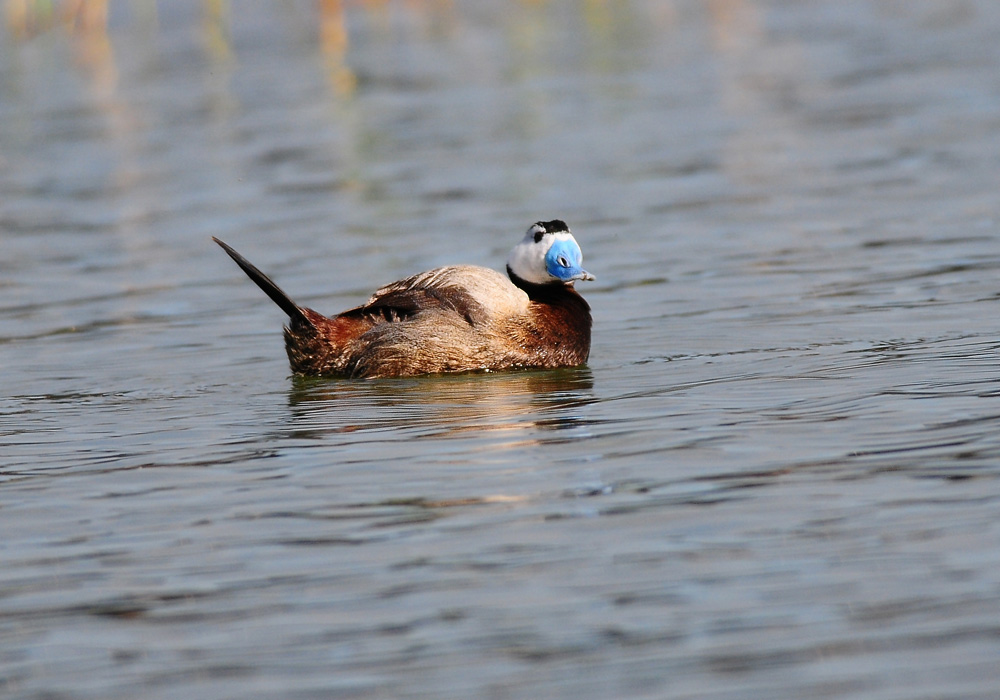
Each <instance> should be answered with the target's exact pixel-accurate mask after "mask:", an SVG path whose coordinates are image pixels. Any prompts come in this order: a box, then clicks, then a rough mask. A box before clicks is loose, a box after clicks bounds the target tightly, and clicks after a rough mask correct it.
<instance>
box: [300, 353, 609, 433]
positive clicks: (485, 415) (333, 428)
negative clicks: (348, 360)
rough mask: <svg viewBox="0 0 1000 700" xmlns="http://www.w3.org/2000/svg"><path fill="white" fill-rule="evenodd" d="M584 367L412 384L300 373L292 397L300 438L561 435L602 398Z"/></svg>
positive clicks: (436, 378)
mask: <svg viewBox="0 0 1000 700" xmlns="http://www.w3.org/2000/svg"><path fill="white" fill-rule="evenodd" d="M593 385H594V378H593V374H592V373H591V371H590V370H589V369H588V368H586V367H573V368H565V369H558V370H544V371H535V370H533V371H522V372H518V371H513V372H497V373H469V374H456V375H444V376H430V377H415V378H408V379H387V380H386V379H383V380H367V381H364V380H362V381H359V380H342V379H318V378H313V377H301V376H296V377H293V378H292V386H291V389H290V391H289V395H288V403H289V406H290V407H291V410H292V412H291V415H292V417H293V420H294V422H295V426H294V427H295V430H296V434H297V435H298V436H300V437H301V436H303V432H302V431H306V432H308V433H315V434H317V435H319V434H322V433H330V432H337V433H343V432H354V431H360V430H384V429H396V428H415V429H420V435H419V436H421V437H430V436H449V435H457V434H460V433H466V432H478V431H519V430H526V429H530V428H536V427H537V428H543V429H549V430H558V429H564V428H569V427H572V426H574V425H577V424H578V423H579V421H580V415H579V412H578V411H574V409H576V408H581V407H583V406H586V405H588V404H590V403H593V402H594V401H595V400H596V399H595V398H594V396H593V391H592V390H593Z"/></svg>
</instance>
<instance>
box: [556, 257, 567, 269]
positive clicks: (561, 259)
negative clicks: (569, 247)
mask: <svg viewBox="0 0 1000 700" xmlns="http://www.w3.org/2000/svg"><path fill="white" fill-rule="evenodd" d="M556 262H558V263H559V264H560V265H561V266H562V267H569V260H567V259H566V258H565V256H563V255H560V256H559V258H558V260H556Z"/></svg>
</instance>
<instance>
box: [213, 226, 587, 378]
mask: <svg viewBox="0 0 1000 700" xmlns="http://www.w3.org/2000/svg"><path fill="white" fill-rule="evenodd" d="M212 240H214V241H215V242H216V243H218V244H219V246H221V247H222V249H223V250H224V251H225V252H226V253H227V254H228V255H229V257H231V258H232V259H233V260H234V261H235V262H236V264H237V265H239V267H240V268H241V269H242V270H243V272H245V273H246V274H247V276H248V277H249V278H250V279H251V280H253V282H254V283H256V284H257V286H258V287H260V288H261V289H262V290H263V291H264V293H265V294H267V296H268V297H270V298H271V300H272V301H274V302H275V303H276V304H277V305H278V306H279V307H280V308H281V310H282V311H284V312H285V313H286V314H287V315H288V319H289V320H288V323H287V325H285V327H284V338H285V350H286V351H287V353H288V361H289V364H290V365H291V369H292V372H293V374H298V375H312V376H331V377H349V378H370V379H375V378H386V377H412V376H418V375H429V374H445V373H455V372H476V371H478V372H490V371H500V370H513V369H519V368H524V369H527V368H544V369H550V368H557V367H574V366H578V365H582V364H585V363H586V362H587V360H588V358H589V356H590V335H591V326H592V324H593V321H592V318H591V311H590V305H589V304H588V303H587V302H586V300H584V298H583V297H582V296H581V295H580V293H579V292H578V291H577V290H576V288H575V286H574V284H575V282H577V281H583V280H588V281H589V280H593V279H595V278H594V275H592V274H590V273H589V272H587V271H586V270H584V269H583V267H582V264H583V253H582V251H581V249H580V245H579V244H578V243H577V242H576V239H575V238H574V237H573V234H572V232H571V231H570V229H569V226H567V225H566V223H565V222H564V221H562V220H560V219H554V220H552V221H538V222H535V223H534V224H532V225H531V226H530V227H529V228H528V230H527V232H526V233H525V235H524V237H523V238H522V239H521V241H520V242H519V243H517V245H515V246H514V248H513V249H512V250H511V252H510V255H509V257H508V259H507V276H506V277H505V276H504V275H503V274H501V273H500V272H497V271H496V270H493V269H490V268H487V267H480V266H477V265H449V266H446V267H438V268H435V269H433V270H428V271H427V272H422V273H420V274H416V275H413V276H411V277H407V278H405V279H401V280H399V281H397V282H392V283H390V284H386V285H384V286H382V287H380V288H379V289H377V290H376V291H375V292H374V293H373V294H372V295H371V297H370V298H369V299H368V301H367V302H365V303H364V304H362V305H360V306H356V307H354V308H352V309H348V310H347V311H343V312H341V313H339V314H337V315H335V316H324V315H323V314H321V313H319V312H317V311H314V310H313V309H310V308H307V307H304V306H300V305H299V304H296V303H295V302H294V301H292V299H291V297H289V296H288V295H287V294H286V293H285V292H284V291H282V289H281V288H280V287H278V285H276V284H275V283H274V282H273V281H272V280H271V279H270V278H269V277H268V276H267V275H265V274H264V273H263V272H261V271H260V270H259V269H257V268H256V267H255V266H254V265H252V264H251V263H250V262H249V261H248V260H247V259H246V258H244V257H243V256H242V255H240V254H239V253H238V252H236V250H234V249H233V248H232V247H231V246H229V245H227V244H226V243H224V242H223V241H221V240H219V239H218V238H215V237H214V236H213V238H212Z"/></svg>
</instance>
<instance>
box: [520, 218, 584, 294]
mask: <svg viewBox="0 0 1000 700" xmlns="http://www.w3.org/2000/svg"><path fill="white" fill-rule="evenodd" d="M582 264H583V252H582V251H581V250H580V246H579V244H578V243H577V242H576V239H575V238H573V234H572V233H570V232H569V226H567V225H566V222H565V221H560V220H559V219H554V220H552V221H539V222H537V223H534V224H532V225H531V228H529V229H528V232H527V233H526V234H524V238H523V239H522V240H521V242H520V243H518V244H517V245H516V246H514V250H512V251H510V257H509V258H507V271H508V272H509V273H510V274H511V275H512V276H517V277H519V278H520V279H522V280H524V281H525V282H530V283H532V284H570V285H571V284H573V282H574V281H575V280H592V279H594V276H593V275H592V274H590V273H589V272H587V271H586V270H584V269H583V268H582V267H581V265H582Z"/></svg>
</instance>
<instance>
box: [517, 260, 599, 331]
mask: <svg viewBox="0 0 1000 700" xmlns="http://www.w3.org/2000/svg"><path fill="white" fill-rule="evenodd" d="M507 276H508V277H510V281H511V282H513V283H514V285H515V286H516V287H518V288H520V289H523V290H524V291H525V292H526V293H527V295H528V298H529V299H531V300H532V301H534V302H537V303H539V304H546V305H549V306H553V307H558V308H561V309H565V310H566V311H568V312H569V313H570V315H571V316H573V317H575V320H577V321H578V323H580V324H581V325H584V326H586V329H587V332H588V335H589V332H590V323H591V321H590V304H588V303H587V301H586V300H585V299H584V298H583V297H582V296H580V293H579V292H577V291H576V289H574V288H573V286H572V285H569V284H563V283H562V282H553V283H550V284H537V283H535V282H528V281H527V280H525V279H522V278H521V277H518V276H517V275H516V274H514V271H513V270H511V269H510V266H509V265H508V266H507Z"/></svg>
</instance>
